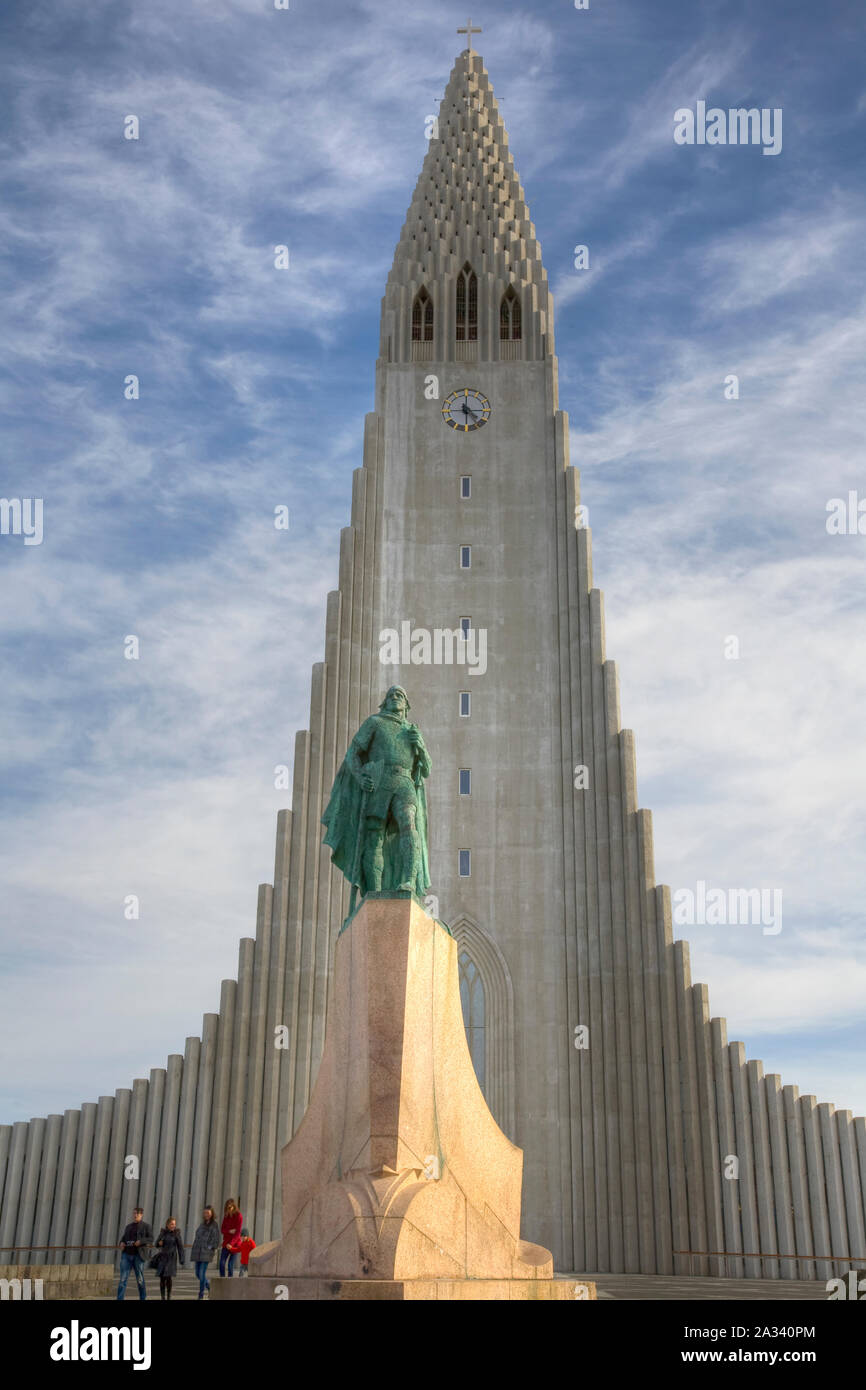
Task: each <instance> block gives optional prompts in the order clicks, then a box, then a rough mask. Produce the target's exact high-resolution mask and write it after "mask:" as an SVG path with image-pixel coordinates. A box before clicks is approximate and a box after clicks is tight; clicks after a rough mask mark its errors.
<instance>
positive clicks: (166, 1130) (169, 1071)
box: [152, 1052, 186, 1238]
mask: <svg viewBox="0 0 866 1390" xmlns="http://www.w3.org/2000/svg"><path fill="white" fill-rule="evenodd" d="M182 1081H183V1057H182V1056H181V1055H180V1053H179V1052H173V1053H172V1054H171V1056H170V1057H169V1058H168V1059H167V1061H166V1064H165V1092H164V1094H163V1098H162V1127H161V1129H160V1134H159V1153H158V1155H157V1174H156V1196H155V1197H154V1216H155V1218H156V1220H155V1221H154V1222H153V1223H152V1225H153V1229H154V1233H156V1232H157V1229H158V1226H157V1223H159V1226H160V1227H161V1226H162V1225H163V1224H164V1223H165V1222H166V1221H167V1220H168V1218H169V1217H170V1216H175V1217H177V1212H176V1211H174V1209H173V1208H172V1205H171V1202H172V1184H173V1182H174V1155H175V1149H176V1146H177V1119H178V1113H179V1111H180V1088H181V1083H182ZM177 1220H178V1226H180V1218H179V1217H177ZM180 1229H181V1231H182V1232H183V1235H184V1238H186V1231H184V1229H183V1227H182V1226H180Z"/></svg>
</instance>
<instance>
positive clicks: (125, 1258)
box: [117, 1207, 153, 1302]
mask: <svg viewBox="0 0 866 1390" xmlns="http://www.w3.org/2000/svg"><path fill="white" fill-rule="evenodd" d="M152 1241H153V1231H152V1230H151V1229H150V1227H149V1226H148V1224H147V1222H146V1221H145V1219H144V1212H143V1211H142V1209H141V1207H136V1208H135V1211H134V1212H133V1213H132V1220H131V1221H130V1223H129V1225H128V1226H127V1227H126V1230H125V1231H124V1232H123V1235H122V1236H121V1237H120V1283H119V1284H118V1286H117V1297H118V1300H119V1301H120V1302H122V1301H123V1297H124V1294H125V1293H126V1283H127V1280H128V1279H129V1271H130V1270H131V1269H134V1270H135V1282H136V1283H137V1284H138V1296H139V1298H142V1299H144V1298H147V1290H146V1289H145V1287H144V1261H145V1259H146V1258H147V1250H148V1246H149V1245H150V1244H151V1243H152Z"/></svg>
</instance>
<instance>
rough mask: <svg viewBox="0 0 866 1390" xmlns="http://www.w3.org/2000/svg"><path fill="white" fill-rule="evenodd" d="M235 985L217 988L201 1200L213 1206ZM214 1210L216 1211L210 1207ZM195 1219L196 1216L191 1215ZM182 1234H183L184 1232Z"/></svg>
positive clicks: (220, 1164) (219, 1176) (219, 1178)
mask: <svg viewBox="0 0 866 1390" xmlns="http://www.w3.org/2000/svg"><path fill="white" fill-rule="evenodd" d="M237 992H238V986H237V982H236V981H235V980H223V982H222V987H221V989H220V1026H219V1032H218V1034H217V1060H216V1070H215V1072H214V1088H213V1111H212V1114H211V1127H210V1149H209V1153H208V1168H207V1182H206V1184H205V1189H206V1190H205V1195H204V1200H205V1201H206V1202H210V1203H212V1204H213V1203H215V1202H216V1201H217V1198H216V1197H215V1196H214V1193H216V1192H220V1191H222V1185H223V1169H224V1166H225V1157H226V1134H227V1131H228V1118H229V1099H230V1094H231V1080H232V1047H233V1046H234V1037H235V1004H236V1000H237ZM214 1210H216V1208H214ZM192 1217H193V1219H195V1220H196V1221H198V1220H199V1216H198V1213H196V1212H193V1213H192ZM184 1234H186V1233H184Z"/></svg>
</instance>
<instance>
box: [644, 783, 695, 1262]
mask: <svg viewBox="0 0 866 1390" xmlns="http://www.w3.org/2000/svg"><path fill="white" fill-rule="evenodd" d="M637 825H638V856H639V860H640V876H641V885H642V886H641V904H642V917H643V930H642V936H643V970H644V980H645V995H644V1006H645V1009H646V1034H647V1086H648V1090H649V1102H650V1136H651V1138H650V1162H651V1169H652V1182H653V1213H654V1217H655V1248H656V1269H657V1270H658V1272H659V1273H660V1274H673V1272H674V1261H673V1249H674V1231H675V1227H676V1223H677V1220H678V1219H679V1215H678V1214H677V1213H675V1212H674V1209H673V1198H674V1191H675V1188H674V1185H673V1184H672V1182H671V1180H670V1168H669V1162H668V1133H667V1124H666V1118H665V1058H664V1052H663V1041H662V1040H663V1026H662V1019H661V1001H662V993H661V991H662V975H663V972H664V965H663V963H662V959H661V958H660V955H659V925H658V920H657V906H656V893H655V890H654V889H653V883H654V882H655V869H654V864H653V832H652V817H651V816H650V813H649V811H638V812H637ZM683 1215H684V1213H683ZM681 1248H682V1247H680V1246H677V1249H681Z"/></svg>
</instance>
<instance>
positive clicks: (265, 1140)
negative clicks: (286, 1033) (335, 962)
mask: <svg viewBox="0 0 866 1390" xmlns="http://www.w3.org/2000/svg"><path fill="white" fill-rule="evenodd" d="M291 829H292V823H291V812H290V811H280V813H279V815H278V817H277V842H276V859H275V864H274V891H273V896H272V899H271V954H270V962H269V964H268V997H267V1009H266V1020H267V1021H266V1024H265V1056H264V1073H263V1079H262V1127H261V1134H260V1137H259V1161H258V1180H257V1198H256V1222H257V1226H258V1229H259V1231H260V1232H261V1233H262V1235H263V1236H264V1235H265V1233H267V1235H268V1236H269V1235H270V1232H271V1227H272V1223H273V1215H274V1185H275V1173H276V1168H277V1164H278V1162H279V1155H278V1153H277V1127H278V1118H279V1117H278V1113H277V1112H278V1105H279V1094H280V1066H281V1061H282V1059H283V1058H284V1057H285V1056H286V1055H287V1049H286V1048H279V1049H278V1048H277V1047H276V1045H275V1032H274V1030H275V1028H276V1027H277V1026H279V1025H280V1024H282V1023H286V1024H288V1023H289V1020H288V1019H285V1018H284V1017H283V994H284V989H285V973H286V914H287V910H288V895H289V861H290V854H291ZM242 1210H243V1209H242Z"/></svg>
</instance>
